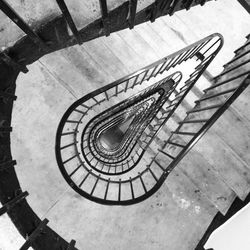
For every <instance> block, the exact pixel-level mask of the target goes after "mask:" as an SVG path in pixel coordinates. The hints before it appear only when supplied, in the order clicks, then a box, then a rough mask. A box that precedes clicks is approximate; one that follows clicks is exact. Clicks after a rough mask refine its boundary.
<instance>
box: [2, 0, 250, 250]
mask: <svg viewBox="0 0 250 250" xmlns="http://www.w3.org/2000/svg"><path fill="white" fill-rule="evenodd" d="M11 2H13V1H11ZM73 2H75V1H73ZM92 2H93V6H94V2H96V1H92ZM110 2H114V1H110ZM120 2H123V1H119V3H120ZM142 2H143V1H142ZM25 3H26V4H27V6H28V7H27V8H25V11H26V12H24V13H26V14H25V15H26V17H27V19H29V20H31V21H32V22H36V20H33V19H32V18H31V14H29V13H28V12H29V11H30V4H33V6H35V10H36V13H38V14H37V15H34V16H36V18H37V20H39V19H40V18H42V17H44V16H43V13H45V12H47V14H51V15H55V14H56V13H58V12H57V11H58V10H56V7H55V6H52V5H47V4H46V1H43V2H42V3H39V4H37V5H36V4H35V3H33V1H32V2H31V1H25ZM85 4H86V3H85ZM116 4H117V3H116ZM72 6H73V5H72ZM110 6H113V5H112V4H111V3H110ZM82 7H84V6H82ZM43 8H44V9H43ZM47 8H50V10H48V11H46V10H47ZM72 8H73V7H72ZM73 9H74V8H73ZM75 9H76V8H75ZM22 10H24V9H22ZM20 11H21V8H20ZM97 12H98V11H97ZM39 13H40V15H39ZM29 15H30V16H29ZM98 15H99V14H98V13H97V14H96V16H98ZM96 16H91V17H89V19H88V18H86V20H85V19H84V18H82V19H81V18H80V17H79V14H77V11H76V17H77V18H78V19H79V20H78V21H77V25H78V26H79V27H81V26H82V25H83V24H86V23H88V22H90V20H92V19H91V18H94V17H95V18H96ZM85 17H86V16H85ZM0 20H3V21H4V22H3V24H2V25H3V27H4V30H5V31H4V32H7V33H4V36H1V38H0V46H1V47H2V46H8V45H9V44H11V43H12V42H13V41H14V40H15V39H16V38H17V37H19V36H20V32H18V31H17V28H16V27H14V26H13V25H12V24H10V23H9V21H7V20H6V18H5V17H4V16H3V15H2V14H1V16H0ZM249 23H250V17H249V15H248V14H247V12H246V11H245V10H244V9H243V8H242V7H241V6H240V5H239V4H238V2H237V1H230V2H229V1H227V0H221V1H217V2H211V3H208V4H207V6H205V7H195V8H193V9H191V10H190V11H188V12H186V11H181V12H178V13H177V14H175V15H174V16H173V17H162V18H160V19H158V20H156V21H155V23H152V24H151V23H144V24H142V25H139V26H137V27H135V29H134V30H132V31H130V30H124V31H120V32H118V33H115V34H111V36H110V37H104V38H100V39H97V40H94V41H90V42H88V43H85V44H83V45H82V46H81V47H79V46H74V47H72V48H68V49H65V50H62V51H58V52H55V53H53V54H50V55H47V56H45V57H43V58H41V59H40V60H39V61H37V62H36V63H34V64H32V65H30V66H28V68H29V73H28V74H26V75H25V74H20V76H19V78H18V80H17V96H18V99H17V101H16V102H15V106H14V113H13V125H12V126H13V128H14V132H13V133H12V150H13V151H12V152H13V157H14V159H16V160H17V162H18V166H17V168H16V171H17V174H18V177H19V180H20V183H21V186H22V188H23V190H27V191H29V193H30V195H29V197H28V202H29V204H30V205H31V207H32V208H33V209H34V211H35V212H36V213H37V214H38V216H40V217H41V218H45V217H46V218H48V219H49V221H50V222H49V225H50V226H51V227H52V228H53V229H54V230H55V231H57V232H58V233H59V234H60V235H61V236H62V237H64V238H65V239H66V240H68V241H70V240H71V239H75V240H76V241H77V244H76V246H77V247H78V248H79V249H90V250H92V249H116V250H117V249H121V250H125V249H131V250H132V249H136V250H140V249H143V250H145V249H148V250H153V249H155V250H161V249H169V250H177V249H178V250H181V249H183V250H187V249H190V250H191V249H193V248H194V247H195V245H196V244H197V242H198V241H199V239H200V238H201V236H202V235H203V233H204V231H205V229H206V227H207V225H208V224H209V223H210V221H211V219H212V218H213V216H214V215H215V213H216V212H217V211H218V210H217V208H216V207H215V206H213V205H212V204H210V203H209V202H208V198H207V196H206V195H204V194H202V193H196V194H195V195H194V193H195V189H196V186H195V185H194V183H193V181H191V180H190V179H189V178H188V177H187V176H186V175H185V174H183V172H182V171H180V170H179V169H176V170H175V171H174V172H173V174H172V175H171V176H170V177H169V181H167V183H165V184H164V185H163V187H162V188H161V189H160V190H159V192H157V194H156V195H154V196H153V197H151V198H150V199H148V200H146V201H145V202H142V203H140V204H138V205H133V206H129V207H108V206H102V205H98V204H95V203H93V202H90V201H88V200H86V199H84V198H82V197H80V196H79V195H78V194H76V193H75V192H74V191H72V190H71V189H70V188H69V187H68V185H67V184H66V182H65V181H64V179H63V177H62V176H61V174H60V172H59V169H58V167H57V163H56V160H55V153H54V145H55V139H54V138H55V133H56V129H57V126H58V123H59V121H60V119H61V116H62V115H63V113H64V112H65V110H66V109H67V108H68V106H70V105H71V103H72V102H74V101H75V100H76V99H77V98H79V97H82V96H83V95H85V94H87V93H88V92H90V91H92V90H94V89H97V88H99V87H101V86H103V85H104V84H107V83H110V82H112V81H114V80H116V79H119V78H120V77H122V76H124V75H126V74H128V73H131V72H134V71H136V70H138V69H140V68H141V67H143V66H146V65H147V64H149V63H152V62H154V61H156V60H158V59H160V58H162V57H164V56H166V55H167V54H169V53H172V52H174V51H176V50H178V49H180V48H182V47H184V46H185V45H188V44H190V43H191V42H194V41H196V40H198V39H200V38H203V37H205V36H207V35H209V34H211V33H214V32H219V33H222V34H223V35H224V38H225V45H224V48H223V49H222V51H221V53H220V54H219V55H218V57H217V58H216V59H215V61H214V62H213V64H212V65H211V66H210V67H209V72H210V73H211V74H213V75H216V74H217V73H219V72H220V71H221V69H222V65H223V64H224V63H226V62H227V61H228V60H229V59H230V58H232V57H233V51H234V50H235V49H236V48H238V47H239V46H241V45H242V44H243V42H244V37H245V36H246V35H247V34H248V33H249ZM183 166H184V165H183ZM0 225H1V226H0V249H3V250H9V249H11V250H12V249H13V250H15V249H18V248H19V247H20V246H21V245H22V243H23V242H24V240H23V239H21V237H20V236H19V235H18V233H17V231H16V229H15V228H14V227H13V226H12V224H11V222H10V221H9V219H8V218H7V217H6V216H3V217H1V218H0Z"/></svg>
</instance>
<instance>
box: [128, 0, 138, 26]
mask: <svg viewBox="0 0 250 250" xmlns="http://www.w3.org/2000/svg"><path fill="white" fill-rule="evenodd" d="M137 2H138V1H137V0H130V1H129V19H128V24H129V28H130V29H133V28H134V25H135V17H136V9H137Z"/></svg>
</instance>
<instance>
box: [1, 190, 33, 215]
mask: <svg viewBox="0 0 250 250" xmlns="http://www.w3.org/2000/svg"><path fill="white" fill-rule="evenodd" d="M28 195H29V193H28V192H27V191H25V192H22V193H20V194H19V195H17V196H16V197H15V198H13V199H12V200H10V201H8V202H7V203H5V204H4V205H3V206H2V207H1V208H0V216H1V215H3V214H4V213H6V212H8V211H10V210H11V209H12V208H13V207H15V206H16V205H17V204H18V203H19V202H21V201H22V200H23V199H24V198H26V197H27V196H28Z"/></svg>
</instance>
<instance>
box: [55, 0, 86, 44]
mask: <svg viewBox="0 0 250 250" xmlns="http://www.w3.org/2000/svg"><path fill="white" fill-rule="evenodd" d="M56 2H57V4H58V6H59V8H60V10H61V11H62V13H63V17H64V19H65V20H66V22H67V24H68V25H69V28H70V29H71V31H72V33H73V35H74V37H75V39H76V41H77V42H78V44H82V40H81V35H80V33H79V31H78V30H77V28H76V25H75V23H74V21H73V18H72V16H71V14H70V12H69V10H68V7H67V5H66V4H65V2H64V0H56Z"/></svg>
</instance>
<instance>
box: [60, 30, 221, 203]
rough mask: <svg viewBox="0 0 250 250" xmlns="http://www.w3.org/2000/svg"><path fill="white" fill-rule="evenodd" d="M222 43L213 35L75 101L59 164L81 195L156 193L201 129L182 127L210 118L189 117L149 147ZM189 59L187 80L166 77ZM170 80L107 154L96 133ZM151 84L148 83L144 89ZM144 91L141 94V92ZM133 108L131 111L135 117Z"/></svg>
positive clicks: (109, 199)
mask: <svg viewBox="0 0 250 250" xmlns="http://www.w3.org/2000/svg"><path fill="white" fill-rule="evenodd" d="M222 44H223V39H222V37H221V36H220V35H219V34H213V35H211V36H208V37H206V38H204V39H202V40H200V41H199V42H196V43H194V44H192V45H190V46H188V47H186V48H184V49H182V50H180V51H178V52H176V53H173V54H171V55H170V56H167V57H165V58H163V59H162V60H159V61H157V62H155V63H153V64H151V65H149V66H148V67H145V68H143V69H142V70H139V71H137V72H136V73H134V74H131V75H129V76H126V77H124V78H122V79H120V80H118V81H116V82H113V83H111V84H109V85H107V86H105V87H102V88H101V89H98V90H96V91H94V92H92V93H90V94H88V95H86V96H84V97H83V98H81V99H79V100H78V101H76V102H75V103H74V104H73V105H72V106H71V107H70V108H69V109H68V110H67V111H66V113H65V114H64V116H63V118H62V120H61V122H60V124H59V127H58V131H57V136H56V157H57V162H58V165H59V168H60V170H61V172H62V174H63V176H64V178H65V179H66V181H67V182H68V184H69V185H70V186H71V187H72V188H73V189H74V190H75V191H77V192H78V193H79V194H81V195H82V196H84V197H86V198H88V199H90V200H92V201H95V202H98V203H101V204H108V205H129V204H134V203H137V202H140V201H142V200H144V199H146V198H148V197H149V196H151V195H152V194H153V193H154V192H156V191H157V190H158V189H159V187H160V186H161V185H162V183H163V181H164V180H165V179H166V177H167V175H168V174H169V172H170V170H172V169H173V168H174V167H175V166H176V164H177V163H178V162H179V160H180V159H181V158H182V157H183V156H184V155H185V153H186V152H187V151H188V150H190V148H191V146H192V145H193V144H194V142H196V141H197V140H198V138H200V134H201V131H193V132H187V131H183V130H181V128H183V126H184V124H191V123H193V124H196V125H202V128H204V127H205V128H206V127H207V126H208V124H210V122H211V120H210V119H193V120H192V119H188V118H185V119H184V120H183V121H182V122H181V123H180V125H179V127H178V128H177V129H176V130H175V131H172V135H170V136H168V137H167V135H165V136H166V138H164V139H163V141H165V142H164V143H163V144H162V143H161V146H158V148H157V149H152V147H151V145H152V143H153V142H154V140H155V139H156V138H157V134H158V133H159V132H160V131H161V129H162V128H163V127H165V126H167V127H168V120H169V119H170V118H172V116H173V114H174V112H175V111H176V110H177V108H178V107H179V106H180V105H182V103H183V102H184V101H185V97H186V96H187V95H188V93H189V92H190V91H191V90H192V88H193V87H194V85H195V83H196V82H197V80H198V78H199V77H200V76H201V75H202V73H203V72H204V70H205V69H206V67H207V66H208V65H209V63H210V62H211V61H212V60H213V58H214V57H215V56H216V54H217V53H218V51H219V50H220V48H221V46H222ZM189 62H192V64H193V67H191V68H190V69H189V73H190V74H189V76H188V78H187V79H186V81H185V82H183V81H182V80H184V78H182V74H181V73H180V72H175V73H173V74H171V75H169V76H166V75H167V74H168V72H169V70H173V69H174V68H175V67H176V68H178V66H179V67H181V66H183V65H184V66H185V65H188V63H189ZM159 78H161V79H160V80H158V79H159ZM162 78H163V79H162ZM169 80H172V85H171V84H170V85H169V90H168V91H167V93H166V95H165V98H162V101H161V102H160V105H158V106H157V105H153V106H155V108H154V109H152V110H153V112H151V115H152V116H150V117H147V116H146V113H147V112H146V110H147V109H145V110H144V111H145V116H143V115H142V116H141V117H140V115H138V117H137V118H138V120H136V122H135V124H134V125H133V126H135V127H133V129H134V131H133V133H131V134H127V137H126V138H125V139H126V140H125V141H124V143H122V144H121V145H120V147H118V149H117V151H115V152H108V151H109V150H104V149H103V148H101V147H100V142H99V141H98V140H99V139H98V135H100V131H101V130H105V129H106V130H107V128H109V126H112V124H116V122H118V123H119V122H120V123H122V122H123V121H124V120H122V118H123V117H124V114H129V112H131V110H132V109H133V108H135V107H136V105H141V106H140V107H138V108H141V107H142V106H143V105H145V103H147V102H145V103H143V101H145V100H147V101H148V100H149V99H147V98H149V97H152V95H151V96H150V95H149V93H150V91H151V92H152V91H155V90H156V89H157V87H158V88H159V90H160V89H162V86H163V85H164V83H169ZM147 85H149V87H147V88H145V87H146V86H147ZM144 86H145V87H144ZM144 88H145V89H144ZM141 89H143V91H142V92H140V91H139V90H141ZM152 93H155V92H152ZM134 94H136V95H134ZM145 97H147V98H146V99H145ZM203 98H206V95H204V97H203ZM121 99H122V100H123V101H121ZM139 100H140V101H141V102H139ZM201 102H202V99H200V100H196V106H195V109H191V110H189V111H188V112H189V114H190V115H189V116H191V114H193V113H194V112H195V111H197V107H198V105H199V103H201ZM117 103H118V104H117ZM147 105H149V104H148V103H147ZM194 105H195V103H194ZM107 106H108V108H107ZM149 106H150V105H149ZM104 107H105V108H106V110H105V111H103V110H104V109H105V108H104ZM204 111H205V110H204ZM133 112H134V110H133V111H132V113H131V114H133V115H134V114H135V113H133ZM141 114H142V112H141ZM118 118H119V119H121V120H117V119H118ZM145 118H146V119H145ZM213 119H214V117H213V118H212V120H213ZM107 124H108V125H109V126H108V125H107ZM105 126H106V127H105ZM136 126H137V127H136ZM104 127H105V128H104ZM98 133H99V134H98ZM95 134H97V135H95ZM176 135H178V136H179V137H180V135H183V136H189V137H190V140H189V142H188V143H186V144H184V143H183V142H182V143H178V142H176V140H175V139H174V138H173V137H174V136H176ZM170 144H171V147H174V148H175V149H176V150H178V149H179V148H180V149H181V152H179V153H178V155H177V156H176V155H172V154H171V153H169V152H167V151H166V148H167V147H168V145H170ZM98 147H99V148H98ZM163 155H164V157H168V159H169V160H170V161H169V162H168V161H166V160H165V161H164V165H162V163H161V160H159V157H160V158H162V157H163ZM156 167H157V168H158V169H156ZM159 170H160V171H159ZM149 179H150V181H146V180H149ZM152 183H153V184H152ZM138 190H140V191H138Z"/></svg>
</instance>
